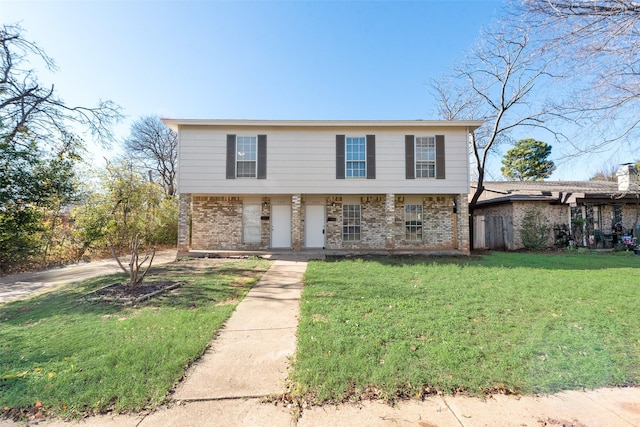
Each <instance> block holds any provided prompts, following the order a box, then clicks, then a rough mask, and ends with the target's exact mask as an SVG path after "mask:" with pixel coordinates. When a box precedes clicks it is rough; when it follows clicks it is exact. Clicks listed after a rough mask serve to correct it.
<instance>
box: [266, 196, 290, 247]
mask: <svg viewBox="0 0 640 427" xmlns="http://www.w3.org/2000/svg"><path fill="white" fill-rule="evenodd" d="M271 247H272V248H291V206H289V205H273V206H272V207H271Z"/></svg>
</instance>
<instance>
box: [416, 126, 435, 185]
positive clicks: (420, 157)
mask: <svg viewBox="0 0 640 427" xmlns="http://www.w3.org/2000/svg"><path fill="white" fill-rule="evenodd" d="M415 153H416V154H415V156H416V157H415V159H416V178H435V177H436V139H435V138H434V137H433V136H428V137H417V138H416V151H415Z"/></svg>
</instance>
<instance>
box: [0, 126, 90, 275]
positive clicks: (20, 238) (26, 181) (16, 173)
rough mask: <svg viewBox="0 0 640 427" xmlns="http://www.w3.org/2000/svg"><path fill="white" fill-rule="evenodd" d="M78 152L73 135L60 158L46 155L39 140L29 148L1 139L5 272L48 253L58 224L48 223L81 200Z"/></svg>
mask: <svg viewBox="0 0 640 427" xmlns="http://www.w3.org/2000/svg"><path fill="white" fill-rule="evenodd" d="M78 149H79V146H78V143H77V141H76V140H74V139H73V138H72V137H69V138H68V139H67V140H66V142H65V143H64V144H62V145H61V147H59V150H60V151H58V152H57V153H56V154H55V155H50V154H47V153H42V151H41V150H39V149H38V147H37V144H36V142H35V141H31V142H29V144H28V145H26V146H24V145H22V144H20V145H15V144H11V143H9V142H7V141H6V140H0V270H2V271H4V270H7V269H8V268H10V267H12V266H14V265H15V264H19V263H22V262H25V261H27V260H28V259H29V258H31V257H33V256H35V255H46V252H47V250H48V248H49V244H50V234H48V233H47V232H48V231H50V229H51V226H52V225H51V224H49V225H50V227H45V223H44V222H43V220H44V218H45V216H46V215H47V214H48V213H50V212H54V213H57V212H58V211H59V210H60V207H61V206H62V205H64V204H67V203H70V202H71V201H73V200H74V198H75V193H74V185H73V182H74V169H73V165H74V162H75V161H76V160H75V159H76V156H77V154H76V152H77V150H78ZM54 223H55V222H54Z"/></svg>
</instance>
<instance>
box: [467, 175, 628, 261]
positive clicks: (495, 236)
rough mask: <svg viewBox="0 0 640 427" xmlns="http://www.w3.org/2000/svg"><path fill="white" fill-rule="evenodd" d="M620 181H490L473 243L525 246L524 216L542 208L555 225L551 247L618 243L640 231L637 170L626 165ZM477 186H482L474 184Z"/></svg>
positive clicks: (496, 246)
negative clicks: (523, 235)
mask: <svg viewBox="0 0 640 427" xmlns="http://www.w3.org/2000/svg"><path fill="white" fill-rule="evenodd" d="M617 176H618V182H617V183H616V182H609V181H566V182H565V181H508V182H485V183H484V187H485V190H484V192H483V194H482V196H481V198H480V199H479V201H478V204H477V207H476V209H475V210H474V213H473V216H474V218H473V221H474V227H473V228H474V236H473V247H474V248H476V249H482V248H484V249H508V250H514V249H520V248H523V244H522V240H521V238H520V230H521V229H522V220H523V218H524V216H525V213H526V212H528V211H530V210H531V209H532V208H534V207H537V208H538V209H539V210H540V212H541V213H542V215H543V216H544V217H545V218H546V220H547V226H548V227H549V229H550V233H549V238H548V241H547V244H548V246H549V247H551V246H554V245H557V246H562V245H566V244H573V245H576V246H583V247H590V248H603V247H612V246H614V245H615V244H616V243H617V242H619V241H621V240H622V236H625V235H633V234H634V233H635V234H636V235H637V234H638V233H640V228H639V224H640V191H639V188H638V180H637V171H636V170H635V168H634V167H633V166H631V165H623V166H622V168H621V169H620V171H619V172H618V174H617ZM471 188H472V190H475V188H476V186H475V184H473V183H472V185H471Z"/></svg>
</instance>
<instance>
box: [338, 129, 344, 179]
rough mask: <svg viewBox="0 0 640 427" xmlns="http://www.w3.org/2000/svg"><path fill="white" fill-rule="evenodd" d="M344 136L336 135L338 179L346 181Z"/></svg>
mask: <svg viewBox="0 0 640 427" xmlns="http://www.w3.org/2000/svg"><path fill="white" fill-rule="evenodd" d="M344 166H345V165H344V135H336V179H344Z"/></svg>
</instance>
